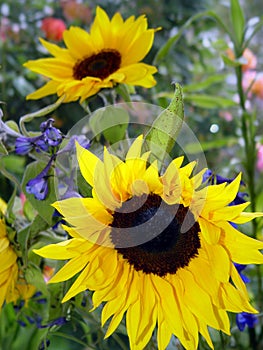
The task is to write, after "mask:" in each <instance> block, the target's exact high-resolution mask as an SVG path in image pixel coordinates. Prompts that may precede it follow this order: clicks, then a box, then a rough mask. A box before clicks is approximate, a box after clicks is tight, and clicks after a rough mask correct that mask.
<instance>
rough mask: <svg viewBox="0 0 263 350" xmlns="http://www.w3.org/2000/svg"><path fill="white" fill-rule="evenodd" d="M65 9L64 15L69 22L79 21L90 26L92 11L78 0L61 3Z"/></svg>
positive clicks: (65, 0) (66, 0) (67, 0)
mask: <svg viewBox="0 0 263 350" xmlns="http://www.w3.org/2000/svg"><path fill="white" fill-rule="evenodd" d="M61 6H62V8H63V15H64V17H65V18H66V19H67V20H68V21H74V20H77V21H78V20H79V21H81V22H83V23H86V24H89V23H90V22H91V20H92V12H91V9H90V8H89V7H88V6H87V5H85V4H82V3H81V2H78V1H76V0H64V1H61Z"/></svg>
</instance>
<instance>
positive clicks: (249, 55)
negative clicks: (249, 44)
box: [227, 48, 257, 72]
mask: <svg viewBox="0 0 263 350" xmlns="http://www.w3.org/2000/svg"><path fill="white" fill-rule="evenodd" d="M227 56H228V57H229V58H230V59H231V60H234V59H235V58H236V57H235V54H234V52H233V50H232V49H230V48H229V49H227ZM242 57H243V58H244V59H245V60H246V63H243V64H242V70H243V72H246V71H247V70H249V69H255V68H256V66H257V58H256V56H255V55H254V54H253V52H252V51H251V50H250V49H248V48H246V49H245V50H244V52H243V55H242Z"/></svg>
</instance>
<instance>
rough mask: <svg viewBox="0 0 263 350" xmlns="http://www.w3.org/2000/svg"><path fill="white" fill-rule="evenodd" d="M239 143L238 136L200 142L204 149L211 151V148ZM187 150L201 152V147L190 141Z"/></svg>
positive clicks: (191, 152)
mask: <svg viewBox="0 0 263 350" xmlns="http://www.w3.org/2000/svg"><path fill="white" fill-rule="evenodd" d="M237 143H238V140H237V139H236V138H225V139H217V140H213V141H207V142H200V144H201V148H202V150H203V151H204V152H205V151H209V150H211V149H216V148H222V147H231V146H234V145H236V144H237ZM184 148H185V152H186V153H189V154H195V153H199V152H200V149H199V148H196V143H188V144H187V145H185V147H184Z"/></svg>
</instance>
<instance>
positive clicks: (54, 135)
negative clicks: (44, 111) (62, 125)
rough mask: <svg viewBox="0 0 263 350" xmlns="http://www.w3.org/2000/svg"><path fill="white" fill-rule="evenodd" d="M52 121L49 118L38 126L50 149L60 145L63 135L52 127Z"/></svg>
mask: <svg viewBox="0 0 263 350" xmlns="http://www.w3.org/2000/svg"><path fill="white" fill-rule="evenodd" d="M53 123H54V119H52V118H50V119H48V120H47V121H46V122H43V123H41V124H40V130H41V131H42V132H43V136H44V140H45V142H46V143H47V144H48V145H49V146H52V147H56V146H58V145H60V144H61V142H62V140H63V135H62V133H61V131H60V130H59V129H57V128H55V127H54V126H52V125H53Z"/></svg>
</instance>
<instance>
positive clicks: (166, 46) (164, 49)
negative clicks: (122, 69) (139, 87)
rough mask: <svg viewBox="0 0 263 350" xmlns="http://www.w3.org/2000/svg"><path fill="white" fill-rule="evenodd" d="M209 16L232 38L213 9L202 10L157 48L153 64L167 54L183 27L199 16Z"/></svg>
mask: <svg viewBox="0 0 263 350" xmlns="http://www.w3.org/2000/svg"><path fill="white" fill-rule="evenodd" d="M207 17H210V18H211V19H213V20H215V21H216V22H217V23H218V24H219V26H220V27H221V28H222V29H223V30H224V31H225V32H226V33H227V34H228V35H229V37H230V39H231V40H232V39H233V36H232V33H231V32H230V31H229V29H228V27H227V26H226V25H225V23H224V22H223V21H222V20H221V18H220V17H219V16H217V14H216V13H215V12H213V11H210V10H209V11H204V12H200V13H197V14H196V15H194V16H192V17H190V18H189V19H188V21H186V22H185V24H184V25H183V26H182V27H181V28H180V29H179V31H178V33H177V34H175V35H174V36H172V37H171V38H170V39H169V40H167V42H166V43H165V44H164V45H163V46H162V47H161V48H160V49H159V51H158V52H157V54H156V55H155V58H154V60H153V64H154V65H157V64H158V63H159V62H160V61H162V60H163V59H164V58H165V57H167V56H168V55H169V51H170V50H171V48H172V47H173V46H174V45H175V44H176V42H177V41H178V40H179V39H180V37H181V36H182V34H183V32H184V31H185V29H187V28H188V27H190V25H191V24H192V23H193V22H194V21H196V20H199V19H200V18H207Z"/></svg>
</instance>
